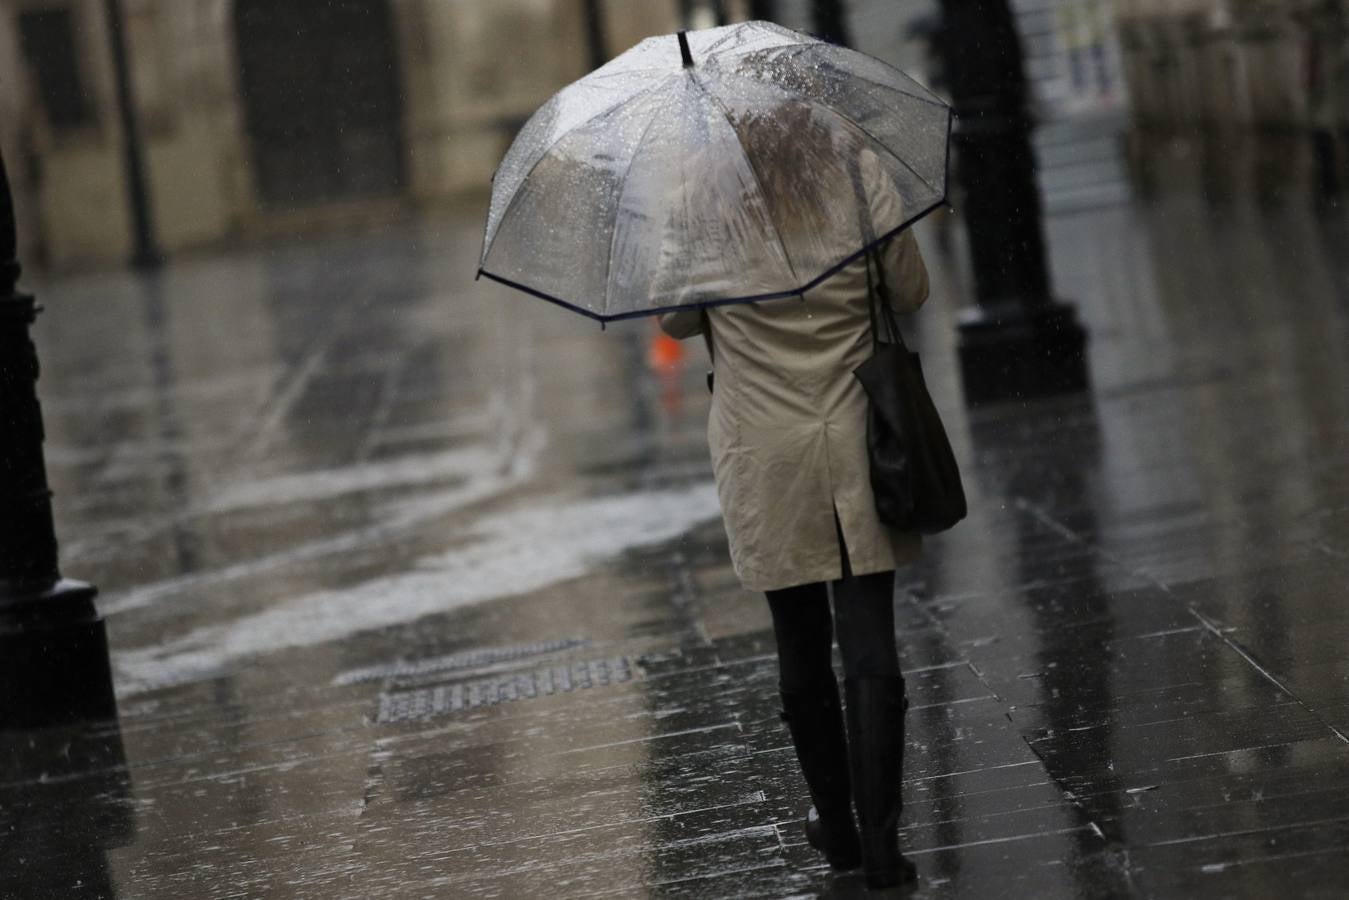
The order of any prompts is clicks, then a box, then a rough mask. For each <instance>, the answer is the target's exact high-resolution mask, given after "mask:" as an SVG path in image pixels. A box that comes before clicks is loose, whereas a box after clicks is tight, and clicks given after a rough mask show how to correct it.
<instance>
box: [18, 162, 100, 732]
mask: <svg viewBox="0 0 1349 900" xmlns="http://www.w3.org/2000/svg"><path fill="white" fill-rule="evenodd" d="M19 273H20V266H19V260H18V239H17V226H16V224H15V221H14V204H13V202H12V197H11V195H10V189H9V178H8V176H7V173H6V172H5V162H4V159H3V157H0V731H3V730H5V729H7V728H25V727H31V726H35V725H50V724H57V723H59V722H62V721H71V720H75V719H83V718H99V719H102V718H108V717H110V716H115V715H116V704H115V702H114V700H113V696H112V678H111V675H110V672H109V669H108V647H107V637H106V635H105V633H104V629H103V620H102V618H101V617H100V616H99V615H98V612H97V610H95V608H94V602H93V601H94V595H95V594H96V593H97V591H96V590H95V589H94V587H93V586H91V585H88V584H84V583H82V582H78V581H70V580H67V579H63V578H62V577H61V573H60V570H59V569H58V567H57V549H56V529H55V527H54V526H53V524H52V506H51V490H50V489H49V488H48V487H47V467H46V463H45V461H44V459H43V456H42V442H43V437H44V435H43V428H42V407H41V405H40V404H39V403H38V397H37V378H38V359H37V348H36V347H35V346H34V345H33V341H32V339H31V338H30V337H29V333H28V332H29V326H30V325H32V324H33V322H34V321H35V320H36V319H37V314H38V307H37V304H36V303H35V302H34V301H33V298H32V296H30V295H28V294H24V293H22V292H20V291H19V290H18V281H19Z"/></svg>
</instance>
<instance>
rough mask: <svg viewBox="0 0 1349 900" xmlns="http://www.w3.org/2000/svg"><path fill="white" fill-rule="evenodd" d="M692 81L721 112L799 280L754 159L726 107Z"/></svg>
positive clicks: (695, 79)
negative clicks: (774, 219) (751, 157)
mask: <svg viewBox="0 0 1349 900" xmlns="http://www.w3.org/2000/svg"><path fill="white" fill-rule="evenodd" d="M693 82H694V84H696V85H698V89H699V90H701V91H702V92H703V96H704V97H706V98H707V99H708V100H710V101H711V102H712V105H713V106H715V107H716V108H717V112H719V113H721V117H722V119H724V120H725V121H726V127H727V128H729V129H731V134H732V136H733V137H734V138H735V146H736V148H737V149H739V150H740V155H741V156H742V157H743V158H744V160H745V166H746V167H747V168H748V169H749V173H750V174H751V175H753V176H754V186H755V187H757V188H758V189H759V196H760V197H762V198H763V201H764V212H766V213H767V214H768V221H769V222H770V223H772V226H773V237H775V238H777V239H778V247H779V248H780V249H781V250H782V258H783V260H785V261H786V263H787V271H788V272H789V273H790V274H791V276H792V282H793V283H795V282H797V281H799V280H800V278H801V276H800V275H798V274H797V272H796V265H795V264H794V263H793V262H792V255H791V254H790V253H788V252H787V244H786V243H785V242H784V241H783V240H782V229H781V228H779V227H778V223H777V222H775V221H773V213H772V210H771V209H770V208H769V205H768V192H767V191H765V190H764V186H763V182H762V181H761V180H760V179H759V173H758V171H757V170H756V169H755V168H754V161H753V160H752V159H750V158H749V154H748V153H746V152H745V146H744V145H743V144H741V143H740V132H738V131H736V130H735V123H734V122H732V121H731V115H730V113H728V112H727V111H726V107H724V106H722V104H721V101H720V100H718V99H717V98H716V97H715V96H714V95H713V94H712V92H711V91H709V90H708V89H707V85H705V84H703V82H702V79H700V78H699V77H698V76H697V75H694V76H693Z"/></svg>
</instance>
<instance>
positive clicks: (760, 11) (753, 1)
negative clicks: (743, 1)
mask: <svg viewBox="0 0 1349 900" xmlns="http://www.w3.org/2000/svg"><path fill="white" fill-rule="evenodd" d="M749 17H750V18H751V19H754V20H756V21H760V22H776V21H777V18H778V11H777V3H776V2H775V0H749Z"/></svg>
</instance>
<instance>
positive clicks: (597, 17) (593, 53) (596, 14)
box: [585, 0, 609, 69]
mask: <svg viewBox="0 0 1349 900" xmlns="http://www.w3.org/2000/svg"><path fill="white" fill-rule="evenodd" d="M585 17H586V44H587V45H588V46H589V49H590V68H591V69H598V68H599V67H600V66H602V65H604V64H605V63H607V62H608V61H609V46H608V42H607V41H606V39H605V36H604V4H603V2H602V0H585Z"/></svg>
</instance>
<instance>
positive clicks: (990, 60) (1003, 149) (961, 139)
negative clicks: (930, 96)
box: [941, 0, 1088, 403]
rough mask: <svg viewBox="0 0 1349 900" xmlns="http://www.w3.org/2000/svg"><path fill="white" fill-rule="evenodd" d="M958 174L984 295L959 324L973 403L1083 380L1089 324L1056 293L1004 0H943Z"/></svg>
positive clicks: (1012, 27) (1050, 390)
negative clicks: (1046, 249) (1045, 240)
mask: <svg viewBox="0 0 1349 900" xmlns="http://www.w3.org/2000/svg"><path fill="white" fill-rule="evenodd" d="M942 18H943V23H942V30H943V40H942V41H941V46H942V50H943V52H944V54H945V57H946V58H945V66H944V69H945V72H946V77H947V82H948V85H949V88H950V91H951V97H952V101H953V103H954V106H955V110H956V115H957V117H958V120H957V125H956V129H955V133H954V136H953V140H954V144H955V147H954V149H955V153H956V167H955V172H954V175H955V178H956V180H957V182H958V183H959V185H960V188H961V194H962V196H963V200H962V207H963V208H962V212H963V215H964V219H965V227H966V231H967V232H968V235H969V245H970V256H971V264H972V268H973V271H974V285H975V296H976V300H977V301H978V306H977V307H976V308H974V309H972V310H970V311H969V312H968V313H967V314H966V315H965V316H964V317H963V318H962V321H961V324H960V345H959V351H960V364H961V372H962V375H963V377H964V387H965V397H966V399H967V400H968V401H969V402H971V403H980V402H985V401H994V400H1007V399H1013V398H1018V397H1035V396H1046V395H1050V394H1059V393H1067V392H1072V391H1080V390H1085V389H1086V388H1087V385H1088V376H1087V363H1086V341H1087V334H1086V331H1085V330H1084V329H1083V328H1082V326H1081V325H1080V324H1079V323H1078V321H1077V314H1076V311H1075V309H1074V308H1073V307H1072V306H1070V305H1068V304H1064V303H1060V302H1057V301H1056V300H1055V299H1054V298H1053V295H1052V293H1051V288H1050V278H1049V268H1048V264H1047V261H1046V258H1045V243H1044V229H1043V225H1042V222H1041V210H1040V191H1039V186H1038V184H1037V183H1036V177H1035V154H1034V150H1033V148H1032V147H1031V140H1030V137H1031V129H1032V127H1033V126H1032V122H1031V117H1030V112H1029V110H1028V108H1027V100H1028V94H1029V91H1028V86H1027V83H1026V76H1025V70H1024V65H1023V62H1022V53H1021V39H1020V37H1019V35H1018V34H1017V29H1016V21H1015V19H1014V18H1013V14H1012V11H1011V9H1010V8H1009V6H1008V4H1007V0H942Z"/></svg>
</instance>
